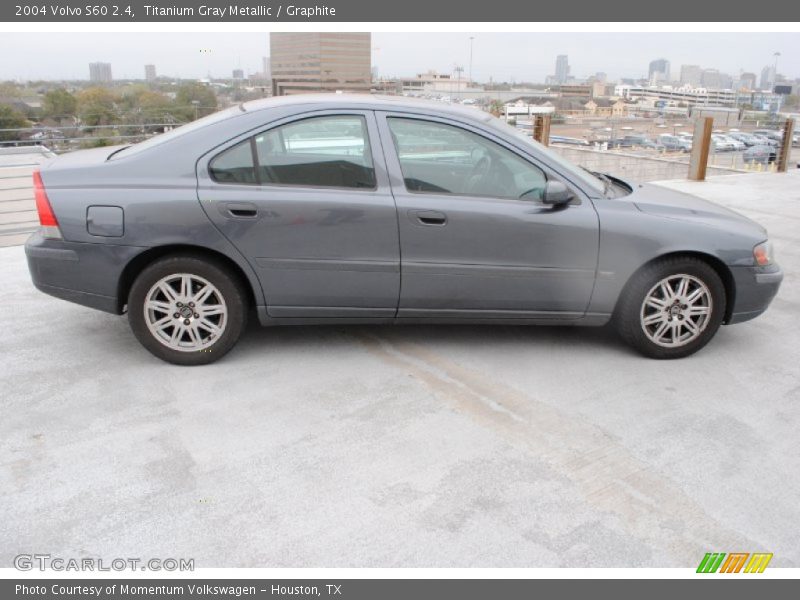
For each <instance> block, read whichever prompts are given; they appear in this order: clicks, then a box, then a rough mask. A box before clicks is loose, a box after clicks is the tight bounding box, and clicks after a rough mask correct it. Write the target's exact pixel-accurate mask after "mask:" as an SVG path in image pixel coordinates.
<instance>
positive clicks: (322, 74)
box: [269, 32, 372, 96]
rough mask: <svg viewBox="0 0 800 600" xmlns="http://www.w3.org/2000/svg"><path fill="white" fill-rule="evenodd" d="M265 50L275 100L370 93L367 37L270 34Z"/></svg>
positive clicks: (356, 35) (363, 35) (356, 34)
mask: <svg viewBox="0 0 800 600" xmlns="http://www.w3.org/2000/svg"><path fill="white" fill-rule="evenodd" d="M269 48H270V73H271V76H272V93H273V95H275V96H283V95H288V94H302V93H307V92H335V91H346V92H365V93H368V92H369V90H370V86H371V63H372V35H371V34H370V33H336V32H327V33H296V32H292V33H274V32H273V33H271V34H270V36H269Z"/></svg>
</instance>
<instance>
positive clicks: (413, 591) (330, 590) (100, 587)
mask: <svg viewBox="0 0 800 600" xmlns="http://www.w3.org/2000/svg"><path fill="white" fill-rule="evenodd" d="M798 587H800V586H798V582H797V580H786V579H783V580H782V579H772V578H770V579H765V578H760V577H758V576H746V575H741V576H735V577H722V576H719V575H716V574H711V575H698V576H697V578H696V579H666V580H652V579H650V580H648V579H627V580H613V579H599V580H591V579H500V580H489V579H480V580H448V579H445V580H442V579H433V580H429V579H320V580H301V579H297V580H286V579H281V580H269V579H261V580H254V579H227V580H226V579H213V580H210V579H202V580H201V579H197V580H191V579H189V580H186V579H150V580H148V579H114V580H112V579H94V580H80V579H61V580H55V579H39V580H33V579H26V580H4V581H2V582H0V597H2V598H4V599H6V600H8V599H10V598H15V599H22V598H28V599H30V600H42V599H51V600H87V599H89V598H94V599H97V600H132V599H134V598H137V599H141V598H148V599H167V598H169V599H172V598H176V599H185V598H191V599H192V600H222V599H237V600H238V599H240V598H254V599H257V600H266V599H270V600H277V599H279V598H292V599H294V600H313V599H319V598H323V599H326V600H327V599H330V600H377V599H380V600H395V599H396V600H409V599H412V598H413V599H414V600H425V599H431V600H442V599H445V598H447V599H448V600H451V599H452V600H456V599H457V600H478V599H480V600H494V599H503V598H537V597H541V598H558V597H567V598H576V599H580V598H587V599H590V598H615V599H619V600H622V599H626V598H635V599H637V600H639V599H641V598H647V599H648V600H675V598H680V599H681V600H690V599H693V598H698V599H700V598H702V599H703V600H707V599H708V598H725V600H739V599H748V600H751V599H752V598H796V597H797V595H798Z"/></svg>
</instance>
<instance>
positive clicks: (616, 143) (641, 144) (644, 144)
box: [608, 135, 664, 150]
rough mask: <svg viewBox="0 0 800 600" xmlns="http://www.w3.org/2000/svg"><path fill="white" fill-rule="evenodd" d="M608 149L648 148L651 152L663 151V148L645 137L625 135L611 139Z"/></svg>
mask: <svg viewBox="0 0 800 600" xmlns="http://www.w3.org/2000/svg"><path fill="white" fill-rule="evenodd" d="M608 147H609V148H648V149H652V150H663V149H664V146H662V145H661V144H659V143H658V142H655V141H653V140H651V139H650V138H649V137H647V136H646V135H626V136H624V137H621V138H616V139H612V140H611V141H609V142H608Z"/></svg>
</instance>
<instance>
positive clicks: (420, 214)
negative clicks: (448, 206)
mask: <svg viewBox="0 0 800 600" xmlns="http://www.w3.org/2000/svg"><path fill="white" fill-rule="evenodd" d="M409 216H410V217H411V220H412V221H413V222H415V223H417V224H418V225H427V226H432V227H442V226H444V225H446V224H447V215H446V214H444V213H443V212H439V211H437V210H412V211H411V212H410V213H409Z"/></svg>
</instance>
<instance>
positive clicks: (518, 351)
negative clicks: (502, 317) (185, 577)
mask: <svg viewBox="0 0 800 600" xmlns="http://www.w3.org/2000/svg"><path fill="white" fill-rule="evenodd" d="M664 185H666V186H668V187H671V188H673V189H679V190H685V191H690V192H691V193H693V194H698V195H701V196H703V197H705V198H708V199H710V200H713V201H715V202H719V203H721V204H723V205H725V206H728V207H730V208H732V209H735V210H737V211H740V212H742V213H744V214H745V215H747V216H750V217H751V218H753V219H755V220H757V221H758V222H760V223H761V224H763V225H765V226H766V227H767V228H768V229H769V231H770V238H771V239H772V240H773V241H774V243H775V247H776V254H777V260H778V262H779V263H780V264H781V265H782V266H783V268H784V270H785V273H786V278H785V281H784V284H783V287H782V288H781V290H780V293H779V295H778V297H777V298H776V299H775V301H774V303H773V306H772V307H771V308H770V310H769V311H768V312H767V313H766V314H765V315H764V316H762V317H760V318H759V319H756V320H754V321H752V322H749V323H744V324H741V325H737V326H735V327H723V328H722V330H721V331H720V333H719V334H718V335H717V336H716V337H715V339H714V340H713V341H712V342H711V343H710V345H709V346H708V347H706V348H705V349H704V350H703V351H701V352H700V353H698V354H696V355H694V356H693V357H690V358H688V359H683V360H678V361H670V362H659V361H652V360H649V359H645V358H642V357H640V356H638V355H637V354H636V353H635V352H633V351H632V350H630V349H628V348H627V347H626V346H625V345H623V344H622V343H621V342H619V341H618V340H617V338H616V337H615V336H614V335H613V334H612V333H611V332H609V331H608V330H606V329H588V328H584V329H578V328H569V327H554V328H543V327H539V328H524V327H511V326H437V327H435V328H434V327H425V326H418V325H413V326H412V325H409V326H404V327H397V326H395V327H392V326H358V327H347V328H345V327H339V326H327V327H319V326H310V327H302V328H263V329H262V328H258V327H250V328H248V329H247V331H246V332H245V335H244V337H243V339H242V342H241V343H240V344H239V345H238V346H237V347H236V348H235V349H234V350H233V351H232V352H231V353H230V354H229V355H228V356H227V357H226V358H225V359H224V360H222V361H220V362H218V363H215V364H213V365H209V366H206V367H202V368H192V369H186V368H181V367H176V366H173V365H168V364H166V363H163V362H161V361H159V360H158V359H156V358H154V357H153V356H151V355H150V354H149V353H148V352H147V351H146V350H144V349H143V348H142V347H140V346H139V344H137V342H136V341H135V339H134V338H133V337H132V336H131V335H130V333H129V330H128V325H127V322H126V320H125V318H124V317H120V316H114V315H110V314H105V313H100V312H96V311H93V310H90V309H87V308H83V307H80V306H77V305H74V304H69V303H66V302H62V301H59V300H56V299H53V298H50V297H48V296H45V295H44V294H41V293H40V292H38V291H36V290H35V289H34V288H33V286H32V284H31V281H30V276H29V274H28V270H27V267H26V264H25V259H24V255H23V251H22V248H21V247H19V246H17V247H11V248H2V249H0V278H2V281H3V282H4V285H3V287H2V288H1V289H0V302H2V305H3V306H4V308H5V310H3V311H2V312H1V313H0V327H2V330H3V331H4V341H3V344H2V345H0V365H1V366H0V372H2V380H3V382H4V384H3V386H2V389H0V406H2V409H3V415H4V418H3V420H2V421H1V422H0V447H1V448H2V456H3V459H2V460H3V468H2V469H0V495H1V496H2V502H0V523H2V524H1V525H0V530H2V537H3V539H13V540H15V542H16V544H15V548H14V549H12V548H10V547H3V548H2V549H0V560H2V561H4V562H5V563H6V564H10V561H11V560H12V558H13V557H12V556H11V554H12V553H15V552H16V551H19V549H21V548H28V549H30V551H31V552H35V551H39V550H46V551H48V552H51V553H53V554H60V555H64V556H78V557H80V556H87V557H91V556H106V557H107V556H128V555H131V556H164V555H172V556H184V557H193V558H195V559H196V565H197V566H198V567H201V566H202V567H206V566H208V567H214V566H256V565H257V566H292V567H297V566H530V565H532V564H536V565H537V566H657V567H667V566H680V567H694V566H696V565H697V563H698V562H699V560H700V559H701V558H702V556H703V555H704V553H705V552H709V551H723V552H725V551H733V550H735V551H739V550H742V551H749V552H752V551H765V552H772V553H774V559H773V561H772V563H771V566H795V567H796V566H800V544H798V537H797V532H796V531H795V530H794V529H793V528H791V527H786V523H794V522H797V521H798V520H800V506H798V503H797V498H798V497H799V496H800V481H798V477H797V473H798V472H800V456H798V454H797V452H796V440H797V439H798V437H800V408H798V407H800V379H799V378H798V372H797V367H796V365H797V364H798V363H800V349H798V345H797V338H798V334H799V333H800V326H798V323H797V318H796V315H797V311H798V308H799V307H800V285H799V284H798V275H800V235H799V234H798V231H800V229H798V226H797V224H798V221H800V192H798V190H800V171H797V170H794V171H793V172H791V173H788V174H770V173H763V174H743V175H731V176H727V177H720V178H714V179H712V180H710V181H708V182H705V183H690V182H686V181H679V182H670V183H665V184H664ZM56 523H57V526H56Z"/></svg>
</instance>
